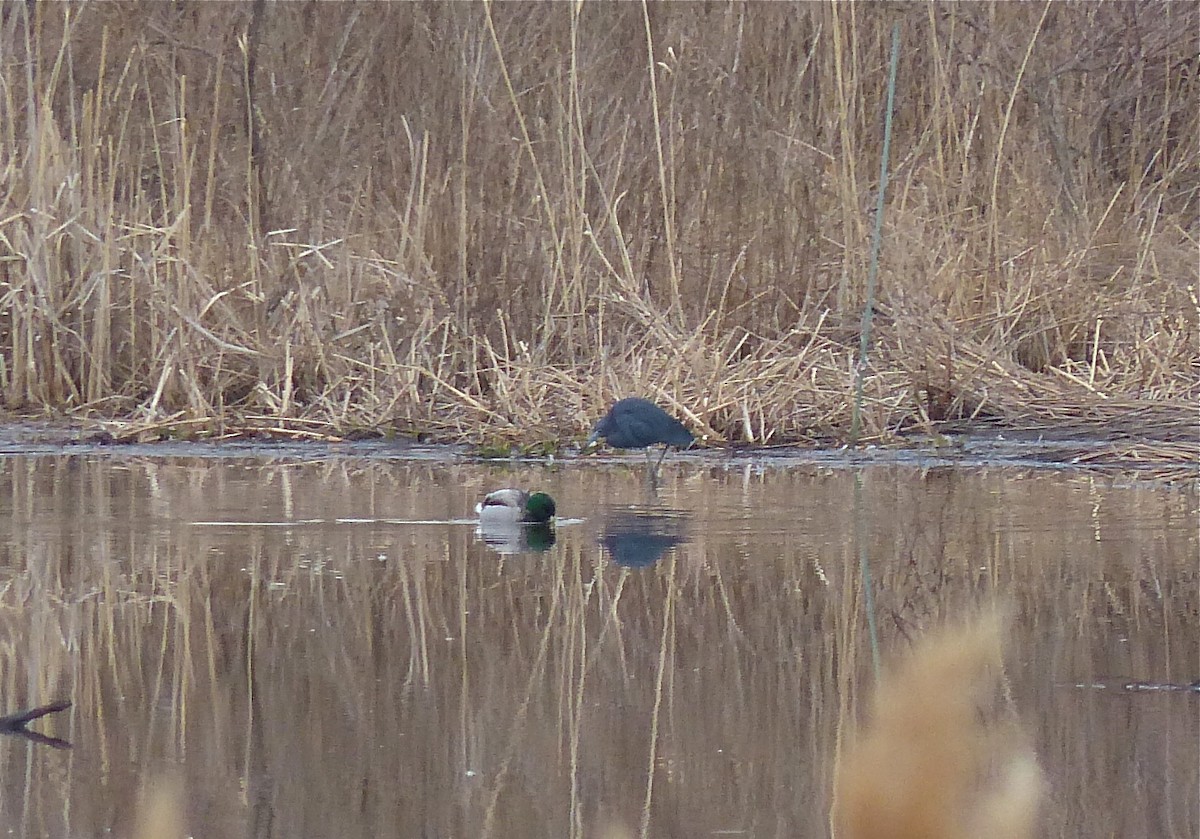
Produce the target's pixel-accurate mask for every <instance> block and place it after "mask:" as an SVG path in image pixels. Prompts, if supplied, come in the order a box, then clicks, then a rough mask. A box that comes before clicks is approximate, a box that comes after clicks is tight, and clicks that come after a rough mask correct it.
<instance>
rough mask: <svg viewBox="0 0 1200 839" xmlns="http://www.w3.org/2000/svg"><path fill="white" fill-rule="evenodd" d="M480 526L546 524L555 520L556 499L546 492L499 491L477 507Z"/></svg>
mask: <svg viewBox="0 0 1200 839" xmlns="http://www.w3.org/2000/svg"><path fill="white" fill-rule="evenodd" d="M475 512H476V513H477V514H478V515H479V523H480V524H492V523H496V524H499V523H517V522H522V523H525V524H546V523H548V522H550V521H551V520H552V519H553V518H554V513H555V509H554V499H553V498H551V497H550V496H549V495H547V494H546V493H544V492H533V493H530V492H525V491H524V490H521V489H497V490H494V491H492V492H489V493H488V494H487V495H485V496H484V497H483V500H482V501H480V502H479V503H478V504H476V505H475Z"/></svg>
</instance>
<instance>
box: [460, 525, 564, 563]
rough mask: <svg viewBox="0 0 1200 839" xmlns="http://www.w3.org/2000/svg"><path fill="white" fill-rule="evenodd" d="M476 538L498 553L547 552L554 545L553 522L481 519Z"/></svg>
mask: <svg viewBox="0 0 1200 839" xmlns="http://www.w3.org/2000/svg"><path fill="white" fill-rule="evenodd" d="M475 538H476V539H477V540H478V541H481V542H483V543H484V544H485V545H487V546H488V547H489V548H491V549H492V550H494V551H495V552H496V553H498V554H501V555H504V556H507V555H509V554H523V553H545V552H546V551H548V550H550V548H552V547H553V546H554V542H555V538H556V537H555V534H554V525H553V524H544V523H535V524H530V523H527V522H519V521H482V520H481V521H480V522H479V524H478V525H477V526H476V527H475Z"/></svg>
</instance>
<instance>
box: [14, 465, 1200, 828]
mask: <svg viewBox="0 0 1200 839" xmlns="http://www.w3.org/2000/svg"><path fill="white" fill-rule="evenodd" d="M297 455H298V453H297V452H294V451H293V452H291V454H290V455H289V456H286V457H261V456H260V457H236V458H219V457H195V456H193V457H186V456H172V457H163V456H155V455H149V454H146V455H141V454H134V455H130V454H127V453H126V454H120V453H118V454H116V455H108V454H98V453H85V454H78V455H70V454H64V453H58V454H52V453H48V454H44V455H38V456H28V455H9V456H5V457H0V686H2V689H3V690H2V697H3V702H2V706H3V707H2V708H0V712H4V713H7V712H11V711H15V710H18V709H20V708H26V707H30V706H33V705H39V704H43V703H45V702H48V701H51V700H53V699H58V698H64V699H69V700H71V701H72V702H73V703H74V704H73V707H72V708H71V709H70V710H69V711H66V712H64V713H61V714H57V715H51V716H50V717H47V718H46V719H44V720H41V721H38V722H35V723H33V724H32V725H31V726H30V727H31V728H33V729H36V730H38V731H40V732H43V733H45V734H47V735H52V736H57V737H60V738H65V739H68V740H70V741H71V743H72V744H73V747H72V748H71V749H58V748H53V747H51V746H47V745H43V744H38V743H35V742H32V741H30V740H27V739H22V738H18V737H5V738H0V828H4V829H7V830H8V831H9V834H10V835H17V836H63V837H66V836H107V835H115V836H126V835H131V832H132V831H133V830H134V827H135V822H136V820H137V819H138V818H139V817H141V818H144V817H145V813H146V811H147V810H148V809H150V808H152V807H153V802H154V801H159V803H160V804H161V803H162V802H166V805H165V806H167V807H168V809H170V808H172V807H173V808H174V809H175V811H177V812H176V813H175V815H176V816H180V817H182V818H183V820H184V822H185V824H186V825H187V828H188V830H189V831H191V832H192V833H194V834H195V835H198V836H200V835H203V836H210V837H225V836H230V837H232V836H249V835H252V836H259V837H308V836H312V837H323V836H338V837H344V836H362V837H376V836H378V837H388V836H396V837H486V836H495V837H543V836H544V837H568V836H585V835H586V836H612V837H616V836H636V835H639V834H642V833H643V831H644V833H645V835H648V836H654V837H702V836H718V835H719V836H745V837H784V836H787V837H807V836H813V837H820V836H827V835H828V834H829V827H828V815H827V814H828V811H829V806H830V797H831V781H830V779H831V775H832V771H833V767H834V763H835V758H836V755H837V749H838V746H839V739H838V733H839V730H840V729H841V726H842V725H843V724H844V723H846V722H847V721H848V720H850V719H852V718H853V717H854V715H855V714H856V713H857V712H856V708H857V706H858V704H859V703H860V702H861V701H862V699H863V698H864V697H865V696H866V694H865V691H866V690H867V689H869V687H870V685H871V683H872V681H873V676H872V672H873V671H872V667H871V652H870V650H871V647H870V640H869V632H868V622H867V620H866V609H867V608H868V605H869V606H870V609H871V612H872V615H873V617H874V618H875V623H876V625H877V628H878V634H879V638H880V646H881V647H882V649H883V651H884V654H885V655H886V654H887V651H889V650H894V649H898V648H902V647H904V646H906V645H907V644H909V643H910V641H911V639H912V638H914V637H916V636H917V635H918V634H919V633H920V632H921V631H922V630H923V629H925V628H928V627H931V626H933V625H936V624H937V623H939V622H941V621H943V620H946V619H953V618H956V617H960V616H962V615H964V614H967V613H968V612H969V611H970V610H971V608H972V607H973V606H975V605H978V604H981V603H985V602H990V601H992V600H993V599H997V598H998V599H999V600H1001V601H1002V602H1004V603H1006V604H1008V607H1009V609H1010V610H1011V613H1012V615H1013V623H1012V631H1011V633H1010V634H1011V639H1010V640H1011V644H1010V647H1009V649H1008V652H1007V669H1006V672H1005V674H1004V685H1005V691H1006V694H1007V695H1008V698H1009V699H1010V701H1011V705H1012V707H1013V708H1014V709H1015V712H1016V714H1017V715H1019V717H1020V719H1021V720H1022V723H1023V724H1024V726H1025V728H1026V729H1027V731H1028V732H1029V733H1030V735H1031V739H1032V740H1033V742H1034V744H1035V746H1036V749H1037V752H1038V755H1039V758H1040V761H1041V763H1042V765H1043V767H1044V769H1045V771H1046V775H1047V778H1048V802H1047V804H1046V806H1045V808H1044V812H1043V815H1042V821H1041V827H1042V830H1041V835H1044V836H1049V837H1059V836H1061V837H1078V836H1113V837H1156V839H1157V837H1189V839H1194V837H1196V836H1197V835H1200V816H1198V810H1200V794H1198V788H1200V772H1198V768H1197V767H1198V765H1200V746H1198V744H1200V693H1198V692H1196V691H1194V690H1191V691H1189V690H1186V689H1173V688H1182V687H1185V686H1187V685H1188V684H1189V683H1193V682H1195V680H1197V679H1200V640H1198V639H1200V631H1198V630H1200V617H1198V608H1200V604H1198V600H1200V597H1198V577H1197V556H1198V550H1200V544H1198V543H1200V539H1198V535H1197V494H1196V492H1195V489H1194V486H1193V487H1191V488H1185V489H1180V488H1171V487H1165V486H1162V485H1155V484H1148V483H1147V484H1139V483H1134V482H1130V481H1128V480H1124V479H1114V478H1110V477H1105V476H1102V475H1086V474H1080V473H1072V472H1051V471H1034V470H1018V469H1004V468H985V467H981V468H974V469H972V468H934V469H921V468H918V467H914V466H903V465H892V466H888V465H876V466H870V467H866V468H862V469H857V470H851V469H847V468H837V467H836V465H814V464H811V463H809V464H804V463H801V462H789V461H786V460H777V461H759V462H737V461H728V460H722V461H715V460H713V461H704V460H702V459H699V458H697V459H690V456H688V457H682V458H679V457H677V458H673V459H669V460H668V463H667V465H666V466H665V467H664V470H663V474H662V476H661V479H660V481H659V485H658V487H657V490H654V489H652V488H650V487H649V486H648V485H647V483H646V480H645V473H644V469H643V468H642V467H641V465H640V463H639V462H638V461H636V460H633V461H629V462H625V463H621V462H614V461H608V462H599V463H597V462H594V461H588V462H583V461H580V462H578V463H574V462H573V463H568V464H559V465H546V464H517V465H513V464H508V465H502V466H497V465H489V464H479V463H463V462H459V463H450V462H446V461H444V460H442V461H439V460H436V459H433V458H425V459H388V458H383V457H378V456H373V457H353V456H350V457H347V456H326V455H325V454H324V453H322V454H321V455H320V456H316V457H312V458H308V459H306V458H304V457H302V456H297ZM508 485H512V486H525V487H535V488H542V489H545V490H547V491H549V492H550V493H552V494H553V495H554V497H555V498H556V499H557V501H558V506H559V515H560V517H561V518H562V519H564V521H562V523H561V524H560V526H559V527H558V529H557V533H556V534H555V538H554V540H553V543H552V544H548V543H547V540H541V541H538V540H534V545H533V546H534V547H537V548H544V549H545V550H544V551H542V552H537V551H534V550H530V549H529V540H528V539H524V541H523V536H522V534H519V533H518V534H512V533H509V534H505V533H500V534H494V533H490V534H487V537H488V538H487V539H486V540H485V539H483V538H482V537H481V536H480V535H478V534H476V532H475V528H474V526H473V524H471V523H469V521H468V520H469V519H470V518H471V517H472V515H473V512H472V511H473V506H474V503H475V501H476V500H477V499H478V498H479V497H480V496H481V495H482V494H483V493H484V492H485V491H487V490H489V489H494V488H498V487H501V486H508ZM860 555H865V556H866V557H868V559H869V577H870V582H869V591H867V590H865V589H864V582H863V579H864V578H863V574H862V572H861V570H860ZM866 594H870V595H871V599H870V600H868V599H867V598H866V597H865V596H864V595H866ZM163 790H167V792H163ZM155 794H157V798H155V797H154V796H155ZM139 814H141V815H140V816H139Z"/></svg>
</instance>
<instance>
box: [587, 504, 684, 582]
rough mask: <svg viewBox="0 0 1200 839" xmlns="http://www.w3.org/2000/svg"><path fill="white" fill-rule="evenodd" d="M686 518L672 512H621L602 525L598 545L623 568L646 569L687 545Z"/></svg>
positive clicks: (615, 512)
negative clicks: (680, 546) (677, 546)
mask: <svg viewBox="0 0 1200 839" xmlns="http://www.w3.org/2000/svg"><path fill="white" fill-rule="evenodd" d="M686 525H687V517H686V516H685V514H683V513H680V512H677V511H674V510H665V511H664V510H620V511H614V512H613V513H611V514H609V516H608V517H607V518H606V519H605V521H604V529H603V530H602V531H601V534H600V544H601V545H603V546H604V549H605V550H607V551H608V554H609V556H611V557H612V561H613V562H615V563H616V564H617V565H620V566H622V567H624V568H648V567H649V566H651V565H653V564H654V563H656V562H658V561H659V560H660V559H662V557H663V555H664V554H665V553H666V552H667V551H668V550H670V549H671V548H673V547H675V546H676V545H681V544H683V543H684V542H686V541H687V533H686V529H687V528H686Z"/></svg>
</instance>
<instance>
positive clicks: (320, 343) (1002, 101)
mask: <svg viewBox="0 0 1200 839" xmlns="http://www.w3.org/2000/svg"><path fill="white" fill-rule="evenodd" d="M896 15H900V16H901V22H902V24H903V27H902V29H903V33H904V34H903V53H902V59H901V73H900V83H899V90H898V93H897V112H896V125H895V138H894V141H893V147H894V149H895V151H894V154H893V160H894V175H893V178H892V185H893V187H894V191H893V192H892V193H891V194H890V195H889V196H888V202H887V206H886V210H885V219H884V221H885V248H884V253H883V257H882V264H881V268H880V300H881V304H880V313H881V315H882V317H881V318H880V321H882V322H881V323H880V324H879V327H880V328H879V330H878V332H877V333H876V334H877V336H878V337H877V339H876V347H875V348H874V350H873V365H872V369H871V370H870V371H868V376H867V379H866V397H867V404H866V407H865V410H864V416H863V421H864V429H865V432H866V434H867V436H868V437H874V438H876V439H879V438H888V437H890V436H893V435H895V434H896V433H898V432H901V431H903V430H905V429H908V428H913V427H932V426H933V424H934V423H937V422H940V421H942V420H954V419H979V418H985V417H986V418H988V419H990V420H993V421H998V422H1002V423H1005V424H1008V425H1024V424H1029V423H1039V424H1044V423H1059V422H1063V421H1066V420H1079V421H1082V422H1086V424H1087V425H1088V426H1089V427H1091V428H1100V429H1102V428H1104V427H1105V424H1106V423H1107V422H1108V421H1110V420H1111V419H1112V417H1113V415H1114V414H1115V415H1117V416H1120V415H1121V414H1122V413H1123V412H1126V411H1128V410H1132V409H1138V410H1146V409H1147V406H1148V407H1149V409H1150V410H1151V415H1152V419H1151V421H1150V422H1148V423H1143V424H1142V425H1143V428H1145V427H1153V426H1155V425H1158V426H1159V427H1160V430H1161V431H1162V432H1163V433H1164V434H1170V435H1178V434H1179V433H1181V432H1180V429H1183V430H1184V431H1183V433H1185V434H1191V433H1192V432H1193V429H1194V411H1193V410H1192V403H1193V402H1194V400H1195V399H1196V398H1197V397H1200V365H1198V362H1197V358H1200V339H1198V338H1197V328H1196V312H1197V269H1196V250H1197V231H1198V229H1200V228H1198V227H1197V223H1196V219H1197V210H1198V208H1200V175H1198V174H1197V173H1198V172H1200V139H1198V138H1200V116H1198V114H1197V111H1196V109H1195V107H1194V105H1195V101H1196V98H1197V95H1198V94H1200V90H1198V84H1200V73H1198V70H1200V67H1198V65H1197V60H1196V51H1195V39H1194V37H1190V36H1185V35H1183V34H1181V33H1194V32H1195V31H1197V26H1198V24H1200V17H1198V16H1200V12H1198V11H1197V8H1196V7H1195V6H1194V4H1173V3H1166V2H1151V3H1144V4H1099V5H1097V4H1088V3H1054V4H1047V5H1045V6H1042V7H1031V6H1026V5H1008V4H1003V3H987V4H972V5H965V6H963V5H931V6H921V7H915V6H914V7H904V8H901V7H891V6H889V7H871V8H864V7H858V6H844V5H840V4H826V5H819V4H795V5H792V4H788V5H756V4H736V3H720V4H708V5H705V6H703V7H698V6H690V5H689V6H686V7H676V6H669V5H668V6H658V5H646V6H639V5H617V6H612V5H608V4H566V5H557V4H505V5H503V6H492V5H490V4H483V5H459V4H452V5H438V4H429V5H415V4H395V5H390V4H378V5H374V4H366V5H358V4H346V5H342V4H338V5H331V6H323V5H316V4H314V5H303V6H302V5H293V4H269V5H265V4H241V5H226V4H221V5H215V6H209V5H206V4H193V5H185V6H176V5H171V6H149V7H147V6H145V5H142V4H122V3H115V4H74V3H64V4H36V5H32V4H27V5H13V6H9V7H6V8H5V9H4V11H3V17H2V19H0V60H2V61H3V68H2V72H3V74H4V81H5V85H4V92H3V95H2V96H0V126H2V127H0V160H3V161H4V165H3V168H2V169H0V184H2V188H0V248H3V260H2V261H0V266H2V267H0V271H2V275H0V345H2V346H3V350H2V354H0V394H3V399H4V405H5V406H6V407H7V408H8V409H9V410H10V411H21V412H30V411H34V412H36V411H48V410H51V411H69V412H73V413H75V414H77V415H82V416H91V417H108V418H119V419H121V420H124V421H126V422H131V423H133V424H134V427H146V428H155V429H171V428H174V429H175V430H176V431H178V432H179V433H189V434H192V433H198V432H203V433H214V432H220V431H221V430H223V429H226V428H235V429H236V428H255V427H269V428H278V429H290V430H291V431H293V432H295V433H301V432H304V431H312V432H320V433H346V432H348V431H351V430H355V429H362V428H370V429H383V430H388V429H395V430H398V431H401V432H404V431H423V432H426V433H430V434H432V435H434V436H437V437H440V438H444V439H463V438H469V439H480V438H496V437H500V438H514V439H515V438H530V437H536V438H539V439H545V438H554V437H567V436H571V435H577V434H579V433H580V432H582V431H583V430H584V429H585V428H586V427H587V425H588V422H589V420H591V419H592V418H594V417H595V416H597V415H598V413H599V412H600V411H601V409H602V406H603V405H604V404H605V403H606V402H608V401H609V400H611V399H613V398H614V397H617V396H620V395H624V394H628V393H632V392H637V393H642V394H645V395H649V396H652V397H655V398H657V399H660V400H662V401H664V402H666V403H670V404H671V405H673V406H674V407H675V408H676V409H677V410H678V411H680V412H681V413H682V414H684V415H686V416H687V417H688V418H689V419H690V420H691V422H692V423H693V424H694V425H696V426H697V427H698V428H699V429H700V430H701V431H702V432H704V433H707V434H709V435H710V436H711V439H713V440H722V439H723V440H729V441H743V442H754V443H771V442H782V441H796V440H833V439H839V438H840V437H842V436H843V435H844V433H845V431H846V430H847V429H848V427H849V421H850V408H849V405H850V401H851V394H852V390H853V388H852V385H853V364H854V350H855V345H856V342H857V330H858V323H859V313H860V308H861V303H862V296H863V287H864V281H865V277H866V256H867V247H868V230H869V228H870V224H869V213H870V209H869V208H871V207H872V206H873V205H874V198H873V196H874V190H875V189H876V186H877V184H876V182H875V180H874V173H875V172H876V171H877V166H878V160H879V151H880V144H881V139H882V138H881V134H882V130H881V126H882V97H883V93H884V89H885V83H884V82H885V79H884V73H885V71H886V56H887V49H888V33H889V30H890V26H891V23H892V21H893V20H894V19H895V16H896ZM251 82H253V84H251Z"/></svg>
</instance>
